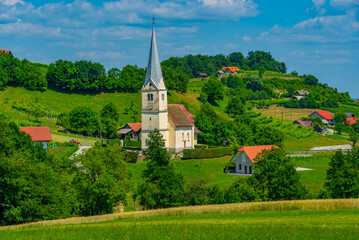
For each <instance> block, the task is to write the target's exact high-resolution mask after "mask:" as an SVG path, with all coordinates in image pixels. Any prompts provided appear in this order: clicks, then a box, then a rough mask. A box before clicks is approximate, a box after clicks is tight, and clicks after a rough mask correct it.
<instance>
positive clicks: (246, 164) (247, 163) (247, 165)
mask: <svg viewBox="0 0 359 240" xmlns="http://www.w3.org/2000/svg"><path fill="white" fill-rule="evenodd" d="M243 156H244V157H243ZM234 159H235V164H236V173H240V174H249V173H250V169H251V170H252V172H253V163H252V161H251V160H250V159H249V157H248V156H247V154H246V153H245V152H237V154H236V155H235V156H234ZM246 169H247V171H246Z"/></svg>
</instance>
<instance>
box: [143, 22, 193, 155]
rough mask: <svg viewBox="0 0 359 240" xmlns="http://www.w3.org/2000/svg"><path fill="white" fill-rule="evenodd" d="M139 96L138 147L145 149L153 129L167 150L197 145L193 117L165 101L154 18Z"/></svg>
mask: <svg viewBox="0 0 359 240" xmlns="http://www.w3.org/2000/svg"><path fill="white" fill-rule="evenodd" d="M141 95H142V111H141V121H142V126H141V149H142V150H146V148H147V146H146V139H147V138H148V135H149V134H150V133H151V132H152V131H154V130H155V129H158V130H159V132H160V133H161V134H162V135H163V139H164V140H165V146H166V148H167V149H168V150H170V151H176V152H178V151H182V150H183V149H193V148H194V145H195V144H197V134H198V133H200V132H199V130H198V129H197V128H196V127H195V126H194V116H193V115H192V114H191V113H189V112H188V111H187V109H186V107H185V106H184V105H183V104H167V89H166V86H165V83H164V81H163V76H162V69H161V63H160V58H159V54H158V48H157V41H156V33H155V25H154V21H153V26H152V38H151V47H150V54H149V58H148V66H147V72H146V78H145V81H144V83H143V86H142V89H141Z"/></svg>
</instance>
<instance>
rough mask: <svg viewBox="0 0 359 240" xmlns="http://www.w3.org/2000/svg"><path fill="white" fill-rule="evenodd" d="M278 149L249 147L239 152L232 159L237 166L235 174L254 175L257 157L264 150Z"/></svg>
mask: <svg viewBox="0 0 359 240" xmlns="http://www.w3.org/2000/svg"><path fill="white" fill-rule="evenodd" d="M272 148H277V146H276V145H260V146H247V147H242V148H241V149H239V150H238V152H237V153H236V155H234V157H233V158H232V159H231V162H234V163H235V165H236V168H235V172H236V173H240V174H252V169H253V164H254V163H255V158H256V156H257V155H258V154H259V153H261V152H262V151H263V150H270V149H272Z"/></svg>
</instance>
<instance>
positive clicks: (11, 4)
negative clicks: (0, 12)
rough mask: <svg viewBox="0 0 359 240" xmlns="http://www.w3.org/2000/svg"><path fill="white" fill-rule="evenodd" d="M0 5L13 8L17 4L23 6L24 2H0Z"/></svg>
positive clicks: (13, 0)
mask: <svg viewBox="0 0 359 240" xmlns="http://www.w3.org/2000/svg"><path fill="white" fill-rule="evenodd" d="M0 4H2V5H5V6H14V5H17V4H21V5H24V4H25V2H24V1H22V0H0Z"/></svg>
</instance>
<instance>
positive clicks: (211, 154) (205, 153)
mask: <svg viewBox="0 0 359 240" xmlns="http://www.w3.org/2000/svg"><path fill="white" fill-rule="evenodd" d="M232 154H233V148H229V147H223V148H206V149H203V150H202V149H184V150H183V159H200V158H201V156H202V158H218V157H223V156H226V155H232Z"/></svg>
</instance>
